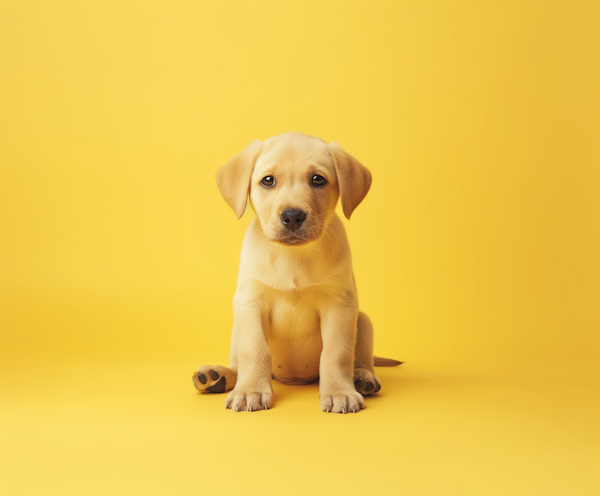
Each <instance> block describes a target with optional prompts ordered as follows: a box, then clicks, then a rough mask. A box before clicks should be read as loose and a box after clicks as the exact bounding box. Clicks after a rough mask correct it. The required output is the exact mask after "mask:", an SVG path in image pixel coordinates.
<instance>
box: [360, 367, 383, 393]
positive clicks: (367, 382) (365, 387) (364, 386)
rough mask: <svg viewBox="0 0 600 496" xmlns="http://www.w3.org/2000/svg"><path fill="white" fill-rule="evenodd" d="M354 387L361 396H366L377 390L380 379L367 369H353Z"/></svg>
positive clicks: (379, 387) (379, 385) (379, 386)
mask: <svg viewBox="0 0 600 496" xmlns="http://www.w3.org/2000/svg"><path fill="white" fill-rule="evenodd" d="M354 387H355V388H356V390H357V391H358V392H359V393H360V394H362V395H363V396H368V395H370V394H375V393H378V392H379V390H380V389H381V381H380V380H379V377H377V376H376V375H375V374H374V373H373V372H370V371H368V370H367V369H354Z"/></svg>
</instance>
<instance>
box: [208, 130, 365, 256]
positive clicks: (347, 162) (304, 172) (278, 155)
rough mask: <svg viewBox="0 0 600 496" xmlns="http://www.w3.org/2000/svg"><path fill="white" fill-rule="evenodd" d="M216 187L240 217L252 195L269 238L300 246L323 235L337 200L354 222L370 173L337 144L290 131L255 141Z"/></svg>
mask: <svg viewBox="0 0 600 496" xmlns="http://www.w3.org/2000/svg"><path fill="white" fill-rule="evenodd" d="M217 184H218V186H219V189H220V190H221V193H222V194H223V196H224V197H225V199H226V200H227V202H228V203H229V204H230V205H231V206H232V208H233V209H234V211H235V212H236V214H237V215H238V218H239V217H241V215H242V214H243V213H244V210H245V207H246V199H247V196H248V193H250V203H251V205H252V207H253V208H254V210H255V212H256V215H257V216H258V220H259V221H260V225H261V226H262V229H263V232H264V234H265V236H267V237H268V238H269V239H270V240H271V241H274V242H278V243H281V244H284V245H288V246H297V245H303V244H306V243H308V242H310V241H314V240H317V239H319V238H320V237H321V235H322V234H323V232H324V230H325V227H326V226H327V222H328V221H329V219H330V218H331V216H332V215H333V213H334V211H335V206H336V203H337V201H338V198H340V197H341V199H342V207H343V210H344V214H345V215H346V217H348V218H350V214H351V213H352V211H353V210H354V208H356V206H357V205H358V204H359V203H360V202H361V201H362V199H363V198H364V197H365V195H366V194H367V191H368V190H369V187H370V185H371V174H370V173H369V171H368V170H367V169H366V168H365V167H364V166H362V165H361V164H360V163H359V162H358V161H357V160H356V159H354V158H353V157H351V156H350V155H348V154H347V153H346V152H344V150H342V149H341V148H340V147H338V146H337V145H336V144H335V143H331V144H327V143H325V142H324V141H323V140H320V139H318V138H313V137H311V136H307V135H304V134H301V133H285V134H282V135H280V136H274V137H272V138H269V139H267V140H265V141H264V142H260V141H255V142H254V143H252V144H251V145H250V146H248V147H247V148H246V149H245V150H243V151H242V152H240V153H239V154H238V155H236V156H235V157H233V158H232V159H231V160H230V161H229V162H227V164H225V165H224V166H223V167H222V168H221V169H219V172H218V173H217Z"/></svg>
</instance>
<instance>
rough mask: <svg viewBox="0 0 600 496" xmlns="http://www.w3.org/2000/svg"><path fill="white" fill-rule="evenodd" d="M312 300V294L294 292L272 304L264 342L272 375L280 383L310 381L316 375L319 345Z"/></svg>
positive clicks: (317, 320) (276, 299)
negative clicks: (268, 352)
mask: <svg viewBox="0 0 600 496" xmlns="http://www.w3.org/2000/svg"><path fill="white" fill-rule="evenodd" d="M315 297H317V295H315V294H314V292H312V291H301V290H297V291H288V292H286V293H285V295H279V297H278V298H275V299H274V300H273V301H272V305H271V308H270V312H269V329H268V343H269V348H270V350H271V358H272V371H273V374H274V375H275V377H277V378H278V379H280V380H282V382H286V381H294V380H300V381H302V380H305V381H310V380H313V379H315V378H316V376H317V375H318V373H319V358H320V355H321V350H322V348H323V344H322V340H321V327H320V320H319V312H318V308H317V306H316V305H315V302H316V301H315ZM317 298H318V297H317Z"/></svg>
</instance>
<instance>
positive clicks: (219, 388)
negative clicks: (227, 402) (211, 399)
mask: <svg viewBox="0 0 600 496" xmlns="http://www.w3.org/2000/svg"><path fill="white" fill-rule="evenodd" d="M213 374H214V375H213ZM215 375H216V376H217V377H215ZM210 376H211V377H212V378H213V380H217V379H218V378H219V374H217V373H216V372H213V371H211V372H210ZM226 383H227V381H226V380H225V377H221V380H220V381H219V382H217V383H216V384H213V385H212V386H211V387H209V388H207V391H209V392H211V393H224V392H225V387H226Z"/></svg>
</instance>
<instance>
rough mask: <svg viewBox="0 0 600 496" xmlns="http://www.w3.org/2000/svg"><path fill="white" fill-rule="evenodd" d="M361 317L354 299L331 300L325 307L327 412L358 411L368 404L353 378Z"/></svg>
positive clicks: (323, 391) (322, 370)
mask: <svg viewBox="0 0 600 496" xmlns="http://www.w3.org/2000/svg"><path fill="white" fill-rule="evenodd" d="M357 319H358V308H357V306H356V305H353V304H352V303H337V304H331V305H329V306H327V307H326V308H324V309H322V310H321V337H322V339H323V351H322V352H321V361H320V364H319V376H320V380H319V397H320V399H321V409H322V410H323V411H325V412H337V413H348V412H358V411H359V410H361V409H362V408H364V407H365V406H364V405H365V404H364V400H363V397H362V395H361V394H360V393H358V392H356V389H355V387H354V382H353V377H354V347H355V343H356V323H357Z"/></svg>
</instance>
